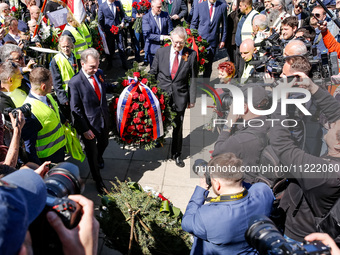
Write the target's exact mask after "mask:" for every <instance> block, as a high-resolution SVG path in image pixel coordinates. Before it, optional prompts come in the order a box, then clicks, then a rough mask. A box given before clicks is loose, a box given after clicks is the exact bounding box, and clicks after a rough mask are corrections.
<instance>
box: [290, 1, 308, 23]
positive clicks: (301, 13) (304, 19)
mask: <svg viewBox="0 0 340 255" xmlns="http://www.w3.org/2000/svg"><path fill="white" fill-rule="evenodd" d="M300 2H301V0H295V1H293V4H294V8H293V9H291V10H289V11H288V13H289V14H290V15H291V16H293V17H294V16H295V17H297V18H298V21H299V24H298V28H300V27H304V26H307V25H309V19H310V15H309V12H308V11H306V10H305V9H303V5H302V4H300Z"/></svg>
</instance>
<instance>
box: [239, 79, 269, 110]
mask: <svg viewBox="0 0 340 255" xmlns="http://www.w3.org/2000/svg"><path fill="white" fill-rule="evenodd" d="M249 88H252V90H253V95H252V96H253V98H252V99H253V100H252V102H253V106H254V108H255V109H260V108H261V109H262V108H263V107H264V106H266V105H267V104H268V102H269V97H268V94H267V92H266V90H265V89H264V86H262V85H260V84H257V83H248V84H246V85H244V86H243V87H242V88H241V90H242V92H243V95H244V100H245V101H244V102H245V103H246V104H248V89H249Z"/></svg>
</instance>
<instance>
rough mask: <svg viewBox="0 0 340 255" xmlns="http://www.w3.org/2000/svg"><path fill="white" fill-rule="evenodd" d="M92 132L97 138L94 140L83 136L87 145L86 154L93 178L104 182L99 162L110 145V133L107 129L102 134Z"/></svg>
mask: <svg viewBox="0 0 340 255" xmlns="http://www.w3.org/2000/svg"><path fill="white" fill-rule="evenodd" d="M92 132H93V133H94V135H95V136H96V137H95V138H94V139H92V140H88V139H86V138H85V137H84V135H83V134H82V135H81V138H82V140H83V143H84V145H85V153H86V157H87V162H88V163H89V166H90V170H91V174H92V177H93V179H94V181H96V182H99V181H102V177H101V175H100V170H99V164H98V160H99V159H100V158H101V157H103V154H104V151H105V149H106V147H107V146H108V144H109V133H108V130H107V129H105V130H104V131H102V132H101V133H98V132H95V131H93V130H92Z"/></svg>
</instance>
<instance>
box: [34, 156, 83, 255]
mask: <svg viewBox="0 0 340 255" xmlns="http://www.w3.org/2000/svg"><path fill="white" fill-rule="evenodd" d="M44 180H45V184H46V189H47V198H46V206H45V209H44V210H43V212H42V213H41V214H40V216H39V217H38V218H37V219H36V220H35V221H34V222H33V223H32V224H31V226H30V231H31V235H32V244H33V251H34V254H49V255H53V254H63V252H62V244H61V242H60V240H59V238H58V235H57V233H56V232H55V231H54V230H53V229H52V227H51V226H50V224H49V223H48V221H47V219H46V213H47V212H49V211H54V212H55V213H57V215H58V216H59V217H60V218H61V220H62V221H63V223H64V225H65V227H67V228H69V229H72V228H74V227H76V226H77V225H78V223H79V221H80V219H81V216H82V213H81V211H82V207H81V206H80V205H79V204H78V203H76V202H74V201H73V200H71V199H69V198H68V196H69V195H72V194H80V193H82V191H83V190H84V184H83V181H82V180H81V178H80V174H79V168H78V167H77V166H76V165H74V164H72V163H69V162H62V163H59V164H57V165H56V166H55V167H53V168H51V169H50V170H49V171H48V173H47V174H46V175H45V178H44Z"/></svg>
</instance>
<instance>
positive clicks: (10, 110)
mask: <svg viewBox="0 0 340 255" xmlns="http://www.w3.org/2000/svg"><path fill="white" fill-rule="evenodd" d="M18 110H20V111H21V112H22V113H23V115H24V117H25V118H27V117H29V116H31V114H32V111H31V105H30V104H29V103H26V104H23V105H22V106H20V107H18V108H15V109H13V108H10V107H8V108H5V109H4V111H3V114H4V115H5V119H6V121H7V122H8V123H6V125H7V126H9V128H11V129H13V127H12V125H11V118H10V117H9V113H12V115H13V117H14V118H15V120H16V126H18V117H19V115H18Z"/></svg>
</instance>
